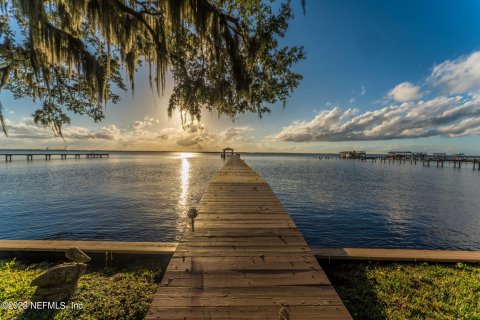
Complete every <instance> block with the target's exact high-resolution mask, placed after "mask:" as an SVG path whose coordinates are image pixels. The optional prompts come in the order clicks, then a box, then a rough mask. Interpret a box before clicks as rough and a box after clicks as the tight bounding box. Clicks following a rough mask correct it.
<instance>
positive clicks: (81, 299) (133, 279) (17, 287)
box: [0, 260, 162, 320]
mask: <svg viewBox="0 0 480 320" xmlns="http://www.w3.org/2000/svg"><path fill="white" fill-rule="evenodd" d="M52 266H53V264H51V263H39V264H24V263H21V262H19V261H16V260H8V261H0V301H9V302H22V301H26V300H28V299H30V297H31V296H32V294H33V292H34V291H35V288H32V287H30V282H31V281H32V280H33V279H34V278H36V277H37V276H39V275H40V274H41V273H43V272H45V271H46V270H48V268H50V267H52ZM161 277H162V270H160V269H158V268H153V267H151V266H139V265H136V266H135V267H132V268H111V267H109V268H102V269H98V270H95V269H93V270H92V271H88V272H87V273H86V274H85V275H83V276H82V277H81V278H80V281H79V284H78V288H77V290H76V292H75V293H74V295H73V296H72V297H71V299H70V301H69V302H73V303H76V304H78V305H81V306H82V309H77V310H73V309H71V310H67V309H65V310H58V311H57V310H30V311H28V312H27V311H24V310H13V309H0V319H29V320H30V319H33V320H43V319H45V320H47V319H49V320H50V319H56V320H59V319H61V320H70V319H71V320H74V319H85V320H86V319H89V320H90V319H126V320H129V319H131V320H133V319H143V318H144V316H145V314H146V313H147V311H148V308H149V306H150V303H151V301H152V299H153V295H154V293H155V291H156V289H157V286H158V284H159V282H160V281H161Z"/></svg>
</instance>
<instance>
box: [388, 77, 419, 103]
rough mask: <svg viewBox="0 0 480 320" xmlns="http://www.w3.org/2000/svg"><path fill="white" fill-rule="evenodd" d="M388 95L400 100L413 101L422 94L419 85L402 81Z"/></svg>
mask: <svg viewBox="0 0 480 320" xmlns="http://www.w3.org/2000/svg"><path fill="white" fill-rule="evenodd" d="M388 96H389V97H390V98H393V99H395V100H397V101H400V102H405V101H413V100H417V99H420V98H421V97H422V94H421V93H420V87H419V86H415V85H414V84H412V83H410V82H403V83H400V84H399V85H397V86H396V87H395V88H393V89H392V90H391V91H390V92H389V93H388Z"/></svg>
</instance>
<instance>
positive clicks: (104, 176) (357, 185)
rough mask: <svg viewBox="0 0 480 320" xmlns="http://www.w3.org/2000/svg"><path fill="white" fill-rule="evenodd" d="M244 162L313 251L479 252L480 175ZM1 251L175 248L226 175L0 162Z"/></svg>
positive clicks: (120, 159)
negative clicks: (39, 246)
mask: <svg viewBox="0 0 480 320" xmlns="http://www.w3.org/2000/svg"><path fill="white" fill-rule="evenodd" d="M242 158H244V159H245V161H246V162H247V163H248V164H249V165H250V166H251V167H252V168H253V169H254V170H256V171H257V172H258V173H259V174H260V175H262V176H263V177H264V179H265V180H266V181H267V182H268V183H269V184H270V185H271V186H272V188H273V190H274V191H275V193H276V194H277V196H278V197H279V198H280V200H281V201H282V203H283V205H284V206H285V207H286V208H287V210H288V212H289V213H290V214H291V216H292V218H293V219H294V221H295V223H296V224H297V226H298V227H299V229H300V230H301V231H302V233H303V234H304V236H305V238H306V239H307V241H308V243H309V244H310V245H311V246H329V247H396V248H428V249H466V250H480V237H479V235H480V196H479V195H480V172H479V171H478V170H477V171H473V170H472V169H471V168H468V167H467V168H462V169H460V170H459V169H453V168H450V167H444V168H436V167H422V165H421V164H418V165H417V166H414V165H410V164H409V163H407V164H399V163H395V164H389V163H380V162H373V163H371V162H359V161H352V160H348V161H346V160H334V159H331V160H327V159H323V160H318V159H314V158H313V157H312V156H311V155H281V154H279V155H256V154H244V155H242ZM0 160H1V161H2V162H0V239H79V240H98V239H105V240H120V241H175V240H178V239H179V236H180V235H181V233H182V232H183V230H184V228H185V217H186V211H187V210H188V208H189V207H190V206H194V205H195V204H196V203H197V202H198V201H199V199H200V197H201V195H202V192H203V191H204V189H205V188H206V186H207V183H208V181H209V180H210V179H211V178H212V177H213V176H214V175H215V173H216V172H217V171H218V170H219V169H220V168H221V167H222V165H223V163H224V162H223V160H221V159H220V157H219V155H218V154H201V153H111V154H110V158H108V159H105V158H104V159H68V160H60V159H52V160H51V161H45V160H42V158H40V157H39V158H38V160H34V161H33V162H27V161H25V157H21V158H16V159H15V158H14V161H12V162H11V163H5V162H3V158H0Z"/></svg>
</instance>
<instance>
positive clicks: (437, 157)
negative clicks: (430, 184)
mask: <svg viewBox="0 0 480 320" xmlns="http://www.w3.org/2000/svg"><path fill="white" fill-rule="evenodd" d="M352 153H353V152H352ZM356 154H357V155H358V154H360V153H358V152H357V153H356ZM338 157H339V158H340V159H345V160H348V159H357V160H360V161H362V162H366V161H372V162H377V160H379V161H380V162H384V163H387V162H388V163H400V164H406V163H410V164H411V165H417V164H422V166H425V167H430V166H436V167H442V168H443V167H444V166H445V164H447V165H449V166H450V167H453V168H455V169H456V168H458V169H460V168H462V167H467V165H468V166H470V165H471V167H472V168H473V170H480V156H467V155H464V154H455V155H447V154H445V153H434V154H433V155H428V154H425V153H414V152H410V151H401V152H397V151H392V152H389V153H388V154H386V155H385V154H383V155H382V154H377V155H367V154H366V153H365V152H362V153H361V154H360V155H359V156H356V157H353V156H345V152H341V153H339V155H338Z"/></svg>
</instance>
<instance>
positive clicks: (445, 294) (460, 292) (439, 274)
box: [0, 260, 480, 320]
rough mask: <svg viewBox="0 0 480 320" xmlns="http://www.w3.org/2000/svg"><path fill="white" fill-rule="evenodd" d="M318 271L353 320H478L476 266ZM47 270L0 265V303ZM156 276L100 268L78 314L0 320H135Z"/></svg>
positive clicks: (14, 314)
mask: <svg viewBox="0 0 480 320" xmlns="http://www.w3.org/2000/svg"><path fill="white" fill-rule="evenodd" d="M321 263H322V267H323V268H324V270H325V272H326V273H327V275H328V276H329V278H330V280H331V281H332V284H333V285H334V286H335V288H336V290H337V292H338V293H339V294H340V297H341V298H342V300H343V302H344V303H345V305H346V306H347V308H348V310H349V311H350V313H351V314H352V316H353V317H354V319H369V320H370V319H480V266H478V265H477V266H475V265H468V264H456V265H452V264H427V263H417V264H416V263H393V262H392V263H386V262H384V263H381V262H345V261H337V262H332V263H328V262H325V261H322V262H321ZM51 266H52V264H47V263H41V264H29V265H26V264H23V263H20V262H18V261H15V260H8V261H0V302H1V301H12V302H19V301H26V300H28V299H29V298H30V297H31V296H32V294H33V292H34V291H35V288H32V287H30V285H29V284H30V281H31V280H33V279H34V278H36V277H37V276H38V275H40V274H41V273H43V272H45V271H46V270H47V269H48V268H50V267H51ZM161 276H162V274H161V272H160V270H158V269H154V267H150V266H148V267H147V266H145V265H144V266H142V264H137V265H136V266H134V267H131V268H122V269H112V268H103V269H100V270H96V271H93V272H89V273H87V274H85V275H84V276H83V277H82V278H81V279H80V282H79V286H78V289H77V291H76V292H75V294H74V295H73V296H72V297H71V299H70V302H74V303H77V304H80V305H82V306H83V308H82V309H77V310H59V311H52V310H33V311H30V312H24V311H23V310H12V309H0V319H2V320H3V319H32V320H41V319H65V320H67V319H89V320H90V319H106V320H110V319H126V320H128V319H143V317H144V316H145V314H146V312H147V310H148V308H149V305H150V302H151V300H152V298H153V294H154V292H155V290H156V288H157V285H158V283H159V282H160V280H161Z"/></svg>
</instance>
